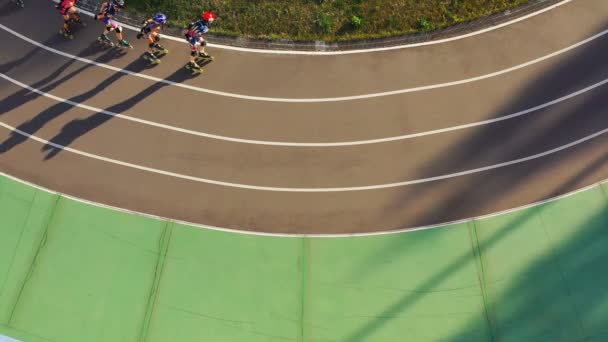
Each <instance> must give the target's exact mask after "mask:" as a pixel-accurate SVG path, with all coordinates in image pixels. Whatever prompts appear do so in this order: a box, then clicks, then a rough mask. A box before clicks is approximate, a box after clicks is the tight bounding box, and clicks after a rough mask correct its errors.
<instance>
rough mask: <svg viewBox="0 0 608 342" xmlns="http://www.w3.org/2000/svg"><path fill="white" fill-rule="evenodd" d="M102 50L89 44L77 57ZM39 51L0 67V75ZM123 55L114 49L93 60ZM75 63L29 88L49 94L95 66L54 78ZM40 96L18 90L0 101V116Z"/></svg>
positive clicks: (103, 59) (35, 66)
mask: <svg viewBox="0 0 608 342" xmlns="http://www.w3.org/2000/svg"><path fill="white" fill-rule="evenodd" d="M102 49H103V48H102V47H100V46H99V45H98V44H95V43H91V45H89V46H88V47H87V48H86V49H84V50H83V51H81V52H80V53H79V54H78V57H87V56H91V55H94V54H96V53H99V52H100V51H103V50H102ZM41 51H44V50H43V49H39V48H36V49H34V50H32V51H30V52H29V53H28V54H27V55H26V56H24V57H23V58H21V59H17V60H14V61H12V62H8V63H5V64H2V65H0V73H2V74H6V73H8V72H9V71H11V70H13V69H14V68H16V67H18V66H20V65H22V64H23V63H25V62H26V61H28V60H29V59H31V58H32V57H34V56H35V55H36V54H37V53H39V52H41ZM124 54H125V52H124V51H120V50H116V49H112V50H108V51H106V52H104V53H103V54H102V55H101V56H99V57H97V58H96V59H95V62H98V63H108V62H110V61H111V60H113V59H115V58H117V57H120V56H122V55H124ZM76 62H77V60H76V59H70V60H68V61H67V62H66V63H64V64H63V65H61V66H60V67H59V68H57V69H55V70H53V71H52V72H51V73H50V74H48V75H47V76H45V77H44V78H43V79H41V80H39V81H36V82H35V83H34V84H32V85H30V87H32V88H35V89H39V90H40V91H41V92H50V91H51V90H53V89H54V88H56V87H57V86H59V85H60V84H62V83H63V82H66V81H68V80H70V79H72V78H73V77H75V76H77V75H78V74H80V73H81V72H83V71H85V70H87V69H89V68H92V67H94V66H95V65H93V64H89V63H87V64H84V65H83V66H81V67H80V68H78V69H76V70H74V71H72V72H70V73H69V74H67V75H65V76H63V77H62V78H60V79H57V80H56V78H57V77H59V75H61V74H62V73H63V72H64V71H65V70H67V69H68V68H69V67H70V66H71V65H72V64H74V63H76ZM33 67H34V68H36V70H40V72H41V73H42V72H43V71H47V70H48V69H47V68H46V67H45V66H44V65H43V64H40V63H36V64H34V66H33ZM51 82H52V83H51ZM40 96H41V95H40V94H37V93H35V92H32V91H30V90H29V89H22V90H19V91H17V92H15V93H13V94H11V95H9V96H7V97H6V98H5V99H4V100H2V103H1V104H2V106H1V107H0V116H1V115H3V114H6V113H8V112H10V111H11V110H13V109H15V108H18V107H20V106H22V105H24V104H26V103H27V102H29V101H32V100H34V99H36V98H38V97H40Z"/></svg>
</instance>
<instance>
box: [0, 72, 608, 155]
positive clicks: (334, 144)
mask: <svg viewBox="0 0 608 342" xmlns="http://www.w3.org/2000/svg"><path fill="white" fill-rule="evenodd" d="M0 77H1V78H3V79H5V80H6V81H9V82H11V83H13V84H15V85H17V86H19V87H21V88H24V89H27V90H29V91H30V92H33V93H36V94H39V95H41V96H44V97H47V98H50V99H52V100H55V101H58V102H62V103H66V104H69V105H70V106H73V107H78V108H82V109H86V110H89V111H92V112H95V113H101V114H105V115H109V116H113V117H117V118H120V119H123V120H128V121H133V122H137V123H140V124H144V125H148V126H152V127H157V128H161V129H166V130H170V131H175V132H179V133H184V134H189V135H194V136H199V137H203V138H209V139H215V140H222V141H229V142H235V143H242V144H251V145H266V146H284V147H344V146H356V145H366V144H378V143H386V142H392V141H399V140H406V139H413V138H419V137H423V136H428V135H434V134H440V133H447V132H451V131H456V130H461V129H465V128H472V127H476V126H482V125H487V124H491V123H495V122H500V121H505V120H509V119H513V118H516V117H519V116H523V115H526V114H530V113H532V112H535V111H538V110H540V109H543V108H546V107H549V106H552V105H555V104H558V103H560V102H563V101H566V100H569V99H571V98H573V97H575V96H578V95H581V94H583V93H586V92H588V91H591V90H593V89H595V88H597V87H600V86H602V85H604V84H606V83H608V79H605V80H603V81H601V82H597V83H595V84H592V85H590V86H588V87H586V88H583V89H580V90H578V91H576V92H573V93H570V94H568V95H565V96H562V97H560V98H557V99H555V100H552V101H549V102H546V103H543V104H540V105H538V106H535V107H531V108H528V109H525V110H522V111H519V112H516V113H512V114H508V115H504V116H501V117H498V118H494V119H488V120H483V121H477V122H473V123H469V124H464V125H458V126H452V127H446V128H441V129H435V130H431V131H426V132H419V133H412V134H404V135H398V136H393V137H387V138H378V139H369V140H355V141H344V142H331V143H324V142H316V143H299V142H285V141H269V140H254V139H240V138H234V137H228V136H223V135H217V134H210V133H205V132H200V131H194V130H190V129H186V128H181V127H176V126H171V125H166V124H161V123H158V122H154V121H149V120H145V119H140V118H137V117H132V116H128V115H124V114H119V113H116V112H112V111H109V110H105V109H101V108H97V107H93V106H89V105H85V104H82V103H79V102H74V101H71V100H68V99H64V98H62V97H59V96H55V95H52V94H49V93H46V92H43V91H41V90H40V89H37V88H34V87H31V86H29V85H27V84H25V83H22V82H19V81H17V80H15V79H14V78H11V77H9V76H7V75H5V74H3V73H0Z"/></svg>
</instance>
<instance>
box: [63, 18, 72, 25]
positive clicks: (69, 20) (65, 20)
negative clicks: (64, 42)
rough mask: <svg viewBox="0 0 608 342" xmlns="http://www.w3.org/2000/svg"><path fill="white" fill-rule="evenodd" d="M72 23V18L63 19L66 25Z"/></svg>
mask: <svg viewBox="0 0 608 342" xmlns="http://www.w3.org/2000/svg"><path fill="white" fill-rule="evenodd" d="M71 22H72V18H70V19H63V23H64V24H66V25H69V24H70V23H71Z"/></svg>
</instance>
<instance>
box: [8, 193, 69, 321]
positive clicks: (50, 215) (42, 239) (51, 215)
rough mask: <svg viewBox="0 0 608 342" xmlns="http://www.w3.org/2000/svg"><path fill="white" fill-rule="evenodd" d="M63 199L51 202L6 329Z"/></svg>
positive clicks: (58, 198) (59, 197)
mask: <svg viewBox="0 0 608 342" xmlns="http://www.w3.org/2000/svg"><path fill="white" fill-rule="evenodd" d="M62 198H63V197H61V196H56V199H55V202H53V205H52V207H51V209H50V213H49V217H48V220H47V223H46V225H45V226H44V230H43V231H42V235H41V238H40V243H39V244H38V247H37V248H36V252H35V253H34V257H33V258H32V262H31V263H30V266H29V268H28V271H27V273H26V276H25V278H24V280H23V282H22V283H21V287H20V288H19V292H18V294H17V296H16V298H15V301H14V302H13V305H12V308H11V313H10V315H9V318H8V321H7V323H6V325H7V326H8V327H10V326H11V324H12V322H13V318H14V316H15V312H16V311H17V308H18V306H19V301H20V300H21V296H22V295H23V291H24V289H25V287H26V285H27V283H28V281H29V280H30V278H31V276H32V274H33V273H34V268H35V267H36V261H37V260H38V257H39V255H40V251H41V250H42V248H43V247H44V246H45V245H46V242H47V239H48V232H49V227H50V226H51V224H52V222H53V218H54V217H55V211H56V209H57V207H58V205H59V202H60V201H61V199H62Z"/></svg>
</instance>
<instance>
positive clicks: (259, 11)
mask: <svg viewBox="0 0 608 342" xmlns="http://www.w3.org/2000/svg"><path fill="white" fill-rule="evenodd" d="M528 1H529V0H197V1H194V0H129V1H128V9H129V10H130V11H132V12H137V13H140V14H144V15H151V14H153V13H155V12H163V13H165V14H167V15H168V16H169V22H170V23H171V24H173V25H178V26H185V25H187V24H188V23H189V22H191V21H194V20H195V19H197V17H198V14H200V13H201V12H202V11H204V10H212V11H214V12H216V13H217V14H218V16H219V19H218V20H217V21H216V22H215V23H214V26H213V28H212V32H214V33H218V34H224V35H230V36H234V35H240V36H245V37H249V38H262V39H273V40H277V39H293V40H319V39H322V40H327V41H341V40H349V39H368V38H381V37H388V36H395V35H400V34H405V33H412V32H420V31H431V30H435V29H438V28H442V27H445V26H449V25H453V24H456V23H459V22H463V21H468V20H472V19H475V18H479V17H482V16H485V15H488V14H492V13H496V12H500V11H504V10H506V9H509V8H513V7H515V6H518V5H521V4H524V3H526V2H528Z"/></svg>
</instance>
